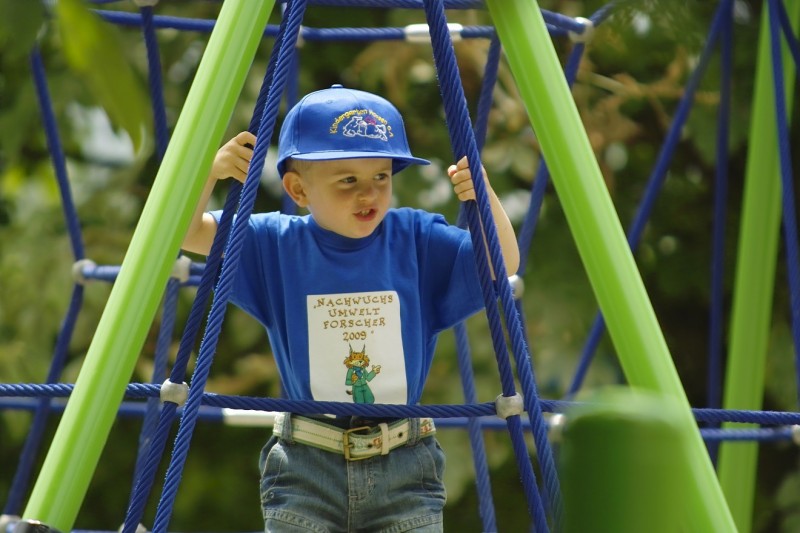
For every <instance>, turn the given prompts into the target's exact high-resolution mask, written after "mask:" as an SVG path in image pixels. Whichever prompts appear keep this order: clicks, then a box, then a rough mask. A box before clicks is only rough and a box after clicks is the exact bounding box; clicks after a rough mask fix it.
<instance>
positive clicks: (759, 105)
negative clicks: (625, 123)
mask: <svg viewBox="0 0 800 533" xmlns="http://www.w3.org/2000/svg"><path fill="white" fill-rule="evenodd" d="M785 6H786V10H787V15H788V16H789V17H790V19H791V20H793V21H794V25H795V31H796V27H797V21H798V19H800V2H787V3H786V4H785ZM769 32H770V29H769V20H768V13H767V5H766V3H765V4H764V9H763V11H762V17H761V38H760V42H759V52H758V65H757V67H756V87H755V94H754V96H753V118H752V122H751V127H750V136H749V139H750V144H749V149H748V155H747V168H746V173H745V190H744V200H743V202H744V203H743V206H742V221H741V230H740V235H739V252H738V254H739V255H738V259H737V263H736V265H737V266H736V280H735V292H734V300H733V310H732V312H731V332H730V353H729V354H728V363H727V372H726V377H725V393H724V398H723V406H724V407H725V409H753V410H759V409H761V407H762V401H763V397H764V371H765V366H766V365H765V362H766V356H767V348H768V345H769V331H770V326H771V321H772V296H773V292H774V290H775V265H776V262H777V255H778V239H779V235H780V222H781V190H782V187H781V177H780V166H779V165H780V164H779V160H778V140H777V127H776V118H775V93H774V77H773V72H772V59H771V57H772V52H771V49H770V41H769ZM783 64H784V74H785V80H784V81H785V87H786V88H787V90H786V105H787V111H789V112H790V113H791V107H792V101H793V95H794V91H793V90H792V89H791V87H793V86H794V79H795V76H794V68H793V67H794V64H793V63H792V60H791V56H790V55H789V54H784V57H783ZM725 426H726V427H739V428H742V427H753V426H752V425H746V424H726V425H725ZM757 456H758V443H756V442H737V443H730V442H726V443H723V444H722V446H721V447H720V453H719V463H718V466H717V468H718V471H719V479H720V484H721V485H722V489H723V492H724V493H725V496H726V498H727V499H728V505H729V506H730V508H731V512H732V513H733V517H734V520H735V521H736V525H737V526H738V527H739V531H742V532H746V531H750V530H751V528H752V522H753V516H752V515H753V501H754V493H755V479H756V462H757V458H758V457H757Z"/></svg>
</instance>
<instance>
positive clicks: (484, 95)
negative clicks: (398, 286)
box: [453, 35, 502, 531]
mask: <svg viewBox="0 0 800 533" xmlns="http://www.w3.org/2000/svg"><path fill="white" fill-rule="evenodd" d="M501 51H502V49H501V46H500V40H499V39H498V38H497V35H495V36H494V37H493V38H492V41H491V44H490V46H489V52H488V54H487V58H486V67H485V74H484V78H483V82H482V84H481V92H480V97H479V99H478V109H477V112H476V118H475V127H474V129H475V138H476V142H477V143H478V146H479V148H478V149H479V150H480V149H481V148H482V145H483V143H484V142H485V140H486V132H487V129H488V122H489V111H490V110H491V106H492V92H493V90H494V86H495V84H496V82H497V71H498V68H499V66H500V54H501ZM464 214H465V213H464V209H463V204H462V206H461V209H459V221H458V224H459V227H462V228H463V227H465V225H466V220H464ZM453 332H454V334H455V336H456V356H457V360H458V369H459V373H460V375H461V384H462V388H463V390H464V401H465V402H467V403H477V401H478V397H477V394H476V392H475V381H474V378H473V369H472V355H471V351H470V346H469V337H468V334H467V327H466V325H465V324H464V323H463V322H461V323H459V324H456V325H455V327H454V328H453ZM467 433H468V435H469V440H470V446H471V448H472V463H473V466H474V468H475V486H476V489H477V493H478V514H479V515H480V517H481V523H482V524H483V531H496V530H497V519H496V517H495V509H494V501H493V499H492V484H491V481H490V476H489V465H488V462H487V460H486V448H485V443H484V440H483V430H482V428H481V424H480V421H479V420H477V419H476V418H474V417H470V418H469V419H468V420H467Z"/></svg>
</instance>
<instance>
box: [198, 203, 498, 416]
mask: <svg viewBox="0 0 800 533" xmlns="http://www.w3.org/2000/svg"><path fill="white" fill-rule="evenodd" d="M213 215H214V217H215V218H216V219H217V221H219V217H220V216H221V212H215V213H213ZM231 301H232V302H233V303H234V304H236V305H237V306H239V307H241V308H242V309H244V310H245V311H246V312H248V313H249V314H250V315H252V316H253V317H255V318H256V319H257V320H258V321H259V322H260V323H261V324H262V325H263V326H264V327H265V328H266V330H267V333H268V335H269V339H270V343H271V345H272V350H273V352H274V355H275V358H276V361H277V366H278V369H279V372H280V374H281V379H282V381H283V385H284V389H285V392H286V394H287V396H288V397H289V398H292V399H299V400H300V399H302V400H312V399H313V400H328V401H355V402H363V403H373V402H375V403H401V404H402V403H417V402H418V401H419V398H420V395H421V394H422V387H423V385H424V383H425V379H426V377H427V375H428V371H429V369H430V366H431V361H432V359H433V354H434V350H435V347H436V340H437V336H438V334H439V332H441V331H442V330H444V329H447V328H449V327H451V326H453V325H455V324H456V323H458V322H460V321H461V320H464V319H465V318H467V317H468V316H470V315H472V314H473V313H475V312H476V311H478V310H480V309H482V308H483V306H484V303H483V297H482V293H481V288H480V282H479V280H478V275H477V270H476V268H475V260H474V255H473V251H472V242H471V239H470V236H469V234H468V232H466V231H464V230H462V229H459V228H457V227H454V226H451V225H449V224H448V223H447V221H446V220H445V219H444V217H442V216H441V215H434V214H431V213H427V212H425V211H420V210H413V209H408V208H401V209H392V210H390V211H389V212H388V213H387V215H386V218H385V219H384V220H383V222H382V223H381V224H380V226H379V227H378V228H377V229H376V230H375V231H374V232H373V233H372V235H370V236H368V237H364V238H361V239H351V238H347V237H343V236H341V235H338V234H336V233H333V232H331V231H328V230H325V229H323V228H322V227H320V226H319V225H318V224H317V223H316V222H315V221H314V219H313V218H312V217H311V216H308V215H307V216H288V215H282V214H279V213H260V214H254V215H252V216H251V218H250V219H249V221H248V226H247V230H246V232H245V240H244V243H243V247H242V254H241V258H240V262H239V265H238V271H237V273H236V278H235V282H234V288H233V293H232V296H231Z"/></svg>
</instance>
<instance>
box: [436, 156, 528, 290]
mask: <svg viewBox="0 0 800 533" xmlns="http://www.w3.org/2000/svg"><path fill="white" fill-rule="evenodd" d="M481 170H482V171H483V180H484V183H485V184H486V193H487V194H488V196H489V205H490V206H491V209H492V217H493V218H494V223H495V228H497V238H498V240H499V241H500V248H501V249H502V252H503V262H504V263H505V266H506V272H507V274H508V275H509V276H510V275H512V274H516V272H517V269H518V268H519V246H518V245H517V236H516V235H515V233H514V227H513V226H512V225H511V221H510V220H508V215H507V214H506V211H505V209H503V205H502V204H501V203H500V199H499V198H498V197H497V194H495V192H494V189H492V185H491V184H490V183H489V177H488V176H487V175H486V170H485V169H481ZM447 175H448V176H450V181H451V182H452V183H453V191H454V192H455V193H456V196H458V199H459V200H461V201H462V202H466V201H467V200H475V189H474V187H473V184H472V173H471V172H470V169H469V163H468V162H467V158H466V157H463V158H462V159H461V160H460V161H459V162H458V163H456V164H455V165H450V168H448V169H447ZM492 276H494V271H493V272H492Z"/></svg>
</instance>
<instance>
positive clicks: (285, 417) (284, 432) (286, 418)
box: [275, 413, 294, 444]
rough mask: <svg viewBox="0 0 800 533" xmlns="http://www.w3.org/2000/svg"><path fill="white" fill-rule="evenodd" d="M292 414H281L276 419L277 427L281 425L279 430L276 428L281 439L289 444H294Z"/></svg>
mask: <svg viewBox="0 0 800 533" xmlns="http://www.w3.org/2000/svg"><path fill="white" fill-rule="evenodd" d="M292 416H294V415H293V414H292V413H280V415H278V416H277V417H275V423H276V425H280V427H279V428H276V429H277V430H278V432H279V433H280V435H281V436H280V439H281V440H282V441H285V442H287V443H289V444H294V438H293V435H292Z"/></svg>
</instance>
